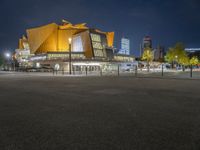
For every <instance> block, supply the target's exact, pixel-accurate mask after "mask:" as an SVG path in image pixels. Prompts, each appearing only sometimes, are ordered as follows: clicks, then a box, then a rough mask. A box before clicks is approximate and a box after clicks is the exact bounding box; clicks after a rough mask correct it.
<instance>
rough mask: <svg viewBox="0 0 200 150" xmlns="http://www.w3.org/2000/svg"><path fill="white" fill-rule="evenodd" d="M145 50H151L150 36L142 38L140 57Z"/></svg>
mask: <svg viewBox="0 0 200 150" xmlns="http://www.w3.org/2000/svg"><path fill="white" fill-rule="evenodd" d="M145 48H152V39H151V37H150V36H145V37H144V38H143V41H142V44H141V48H140V56H142V54H143V52H144V49H145Z"/></svg>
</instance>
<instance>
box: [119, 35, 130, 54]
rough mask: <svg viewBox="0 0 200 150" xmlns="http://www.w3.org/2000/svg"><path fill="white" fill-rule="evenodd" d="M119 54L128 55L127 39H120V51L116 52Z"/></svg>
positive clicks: (128, 45)
mask: <svg viewBox="0 0 200 150" xmlns="http://www.w3.org/2000/svg"><path fill="white" fill-rule="evenodd" d="M118 53H119V54H124V55H130V40H129V39H127V38H122V39H121V49H120V50H119V52H118Z"/></svg>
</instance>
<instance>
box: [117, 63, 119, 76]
mask: <svg viewBox="0 0 200 150" xmlns="http://www.w3.org/2000/svg"><path fill="white" fill-rule="evenodd" d="M117 72H118V73H117V74H118V76H119V64H118V67H117Z"/></svg>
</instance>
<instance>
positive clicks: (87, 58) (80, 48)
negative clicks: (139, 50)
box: [17, 20, 134, 67]
mask: <svg viewBox="0 0 200 150" xmlns="http://www.w3.org/2000/svg"><path fill="white" fill-rule="evenodd" d="M26 33H27V37H26V36H23V38H21V39H20V40H19V48H18V50H17V51H18V54H20V52H22V51H30V57H29V58H28V63H32V64H33V63H36V62H40V63H41V64H44V65H48V64H49V65H50V66H52V65H55V63H56V64H57V63H61V64H62V65H63V66H65V67H66V66H67V65H69V64H68V61H69V53H70V54H71V56H72V60H73V62H74V63H73V65H75V64H77V63H79V64H80V63H81V64H83V62H87V63H89V64H90V62H93V63H94V62H99V63H106V62H121V61H124V60H126V61H131V62H132V61H134V57H133V56H129V57H128V56H126V55H115V54H114V49H113V42H114V32H103V31H100V30H98V29H92V28H88V27H87V26H86V24H85V23H81V24H76V25H73V24H71V23H70V22H68V21H65V20H63V21H62V24H61V25H58V24H56V23H51V24H48V25H44V26H41V27H37V28H32V29H28V30H27V31H26ZM69 38H71V39H72V42H71V52H69V49H70V43H69V41H68V39H69ZM19 56H20V55H19Z"/></svg>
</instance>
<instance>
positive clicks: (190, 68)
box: [190, 65, 192, 78]
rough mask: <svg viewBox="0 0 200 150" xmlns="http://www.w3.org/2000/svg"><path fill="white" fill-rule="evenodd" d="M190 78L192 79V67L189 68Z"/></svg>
mask: <svg viewBox="0 0 200 150" xmlns="http://www.w3.org/2000/svg"><path fill="white" fill-rule="evenodd" d="M190 78H192V65H191V66H190Z"/></svg>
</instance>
